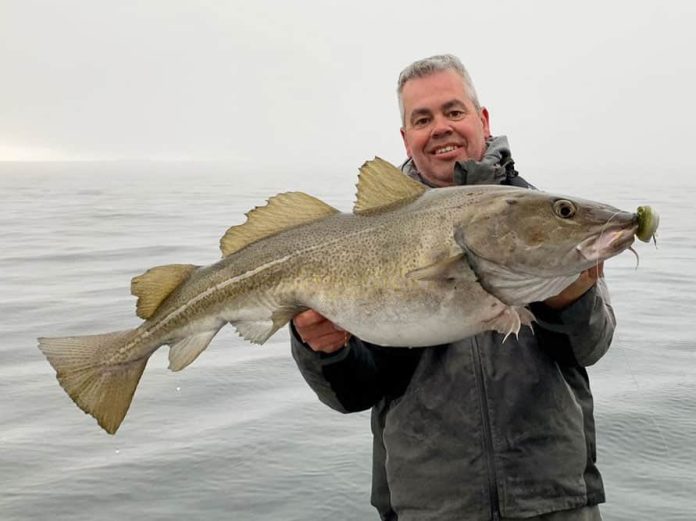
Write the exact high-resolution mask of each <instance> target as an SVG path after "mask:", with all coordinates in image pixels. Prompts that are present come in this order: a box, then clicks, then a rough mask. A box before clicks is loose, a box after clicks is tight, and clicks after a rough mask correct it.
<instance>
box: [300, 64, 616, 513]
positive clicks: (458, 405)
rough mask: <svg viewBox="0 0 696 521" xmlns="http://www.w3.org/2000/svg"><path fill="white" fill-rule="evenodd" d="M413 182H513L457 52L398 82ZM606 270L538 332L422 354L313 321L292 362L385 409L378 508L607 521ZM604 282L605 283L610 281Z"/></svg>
mask: <svg viewBox="0 0 696 521" xmlns="http://www.w3.org/2000/svg"><path fill="white" fill-rule="evenodd" d="M398 94H399V104H400V108H401V114H402V128H401V135H402V137H403V141H404V145H405V147H406V153H407V154H408V158H409V159H408V160H407V161H406V163H404V165H403V167H402V170H404V172H405V173H406V174H407V175H409V176H411V177H413V178H415V179H418V180H420V181H421V182H423V183H424V184H426V185H428V186H431V187H433V188H436V187H444V186H450V185H453V184H491V183H496V184H512V185H517V186H525V187H530V186H529V185H528V184H527V183H526V182H525V181H524V180H522V179H521V178H520V177H519V176H517V172H516V171H515V170H514V166H513V163H512V160H511V158H510V152H509V149H508V147H507V140H506V139H505V138H504V137H498V138H494V137H492V136H491V133H490V126H489V114H488V111H487V109H485V108H483V107H481V106H480V104H479V102H478V98H477V96H476V91H475V90H474V87H473V84H472V82H471V79H470V78H469V75H468V74H467V72H466V70H465V69H464V67H463V66H462V64H461V63H460V62H459V60H458V59H457V58H456V57H454V56H451V55H444V56H433V57H431V58H426V59H424V60H420V61H417V62H415V63H413V64H412V65H410V66H409V67H407V68H406V69H405V70H404V71H403V72H402V73H401V75H400V77H399V85H398ZM601 275H602V273H601V266H600V267H598V268H597V269H594V270H590V271H588V272H586V273H583V274H582V275H581V276H580V277H579V278H578V279H577V281H576V282H574V283H573V284H572V285H570V286H569V287H568V288H566V289H565V290H564V291H563V292H561V293H560V294H559V295H557V296H556V297H553V298H551V299H549V300H547V301H546V302H544V303H535V304H533V305H532V306H531V307H532V310H533V312H534V314H535V316H536V317H537V319H538V324H535V327H534V332H532V331H531V330H529V328H524V329H523V330H522V331H521V332H520V334H519V337H518V338H513V337H509V338H508V339H507V340H506V341H505V343H502V341H503V335H501V334H499V333H496V332H491V331H489V332H485V333H481V334H479V335H476V336H474V337H471V338H464V339H462V340H461V341H458V342H455V343H452V344H449V345H441V346H433V347H429V348H423V349H398V348H396V349H395V348H381V347H379V346H375V345H372V344H369V343H366V342H363V341H361V340H360V339H358V338H355V337H352V336H351V335H350V332H346V331H342V330H340V329H339V328H337V327H336V326H335V325H334V324H332V323H331V322H329V321H328V320H326V319H325V318H324V317H322V316H321V315H319V314H318V313H316V312H315V311H313V310H309V311H306V312H304V313H302V314H300V315H298V316H296V317H295V318H294V320H293V327H292V328H291V331H292V351H293V356H294V357H295V360H296V361H297V363H298V366H299V368H300V370H301V372H302V374H303V376H304V377H305V379H306V380H307V382H308V383H309V385H310V386H311V387H312V389H314V391H315V392H316V393H317V395H318V396H319V398H320V400H322V401H323V402H324V403H326V404H327V405H329V406H330V407H332V408H334V409H336V410H339V411H341V412H352V411H359V410H365V409H367V408H372V430H373V434H374V450H373V488H372V503H373V505H374V506H375V507H376V508H377V510H378V511H379V513H380V516H381V519H383V520H390V521H392V520H397V519H398V520H399V521H431V520H432V521H435V520H437V521H455V520H456V521H461V520H466V521H476V520H482V521H483V520H500V519H543V520H547V521H549V520H553V521H577V520H592V521H594V520H599V519H601V518H600V514H599V509H598V507H597V504H598V503H601V502H603V501H604V491H603V486H602V481H601V477H600V475H599V472H598V471H597V469H596V467H595V432H594V419H593V412H592V411H593V404H592V395H591V393H590V388H589V381H588V377H587V372H586V370H585V366H588V365H590V364H593V363H594V362H596V361H597V360H598V359H599V358H600V357H601V356H602V355H604V353H605V352H606V351H607V349H608V348H609V344H610V342H611V337H612V334H613V330H614V325H615V321H614V315H613V312H612V310H611V307H610V306H609V303H608V300H607V299H608V297H607V295H606V287H605V285H604V282H603V280H602V279H601ZM598 281H599V282H598Z"/></svg>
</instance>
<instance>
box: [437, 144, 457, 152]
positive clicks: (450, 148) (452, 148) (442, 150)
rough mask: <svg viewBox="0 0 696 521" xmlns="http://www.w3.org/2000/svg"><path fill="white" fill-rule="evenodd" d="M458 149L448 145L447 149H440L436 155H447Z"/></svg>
mask: <svg viewBox="0 0 696 521" xmlns="http://www.w3.org/2000/svg"><path fill="white" fill-rule="evenodd" d="M457 148H458V147H456V146H454V145H448V146H446V147H442V148H438V149H437V150H435V153H436V154H446V153H447V152H452V150H457Z"/></svg>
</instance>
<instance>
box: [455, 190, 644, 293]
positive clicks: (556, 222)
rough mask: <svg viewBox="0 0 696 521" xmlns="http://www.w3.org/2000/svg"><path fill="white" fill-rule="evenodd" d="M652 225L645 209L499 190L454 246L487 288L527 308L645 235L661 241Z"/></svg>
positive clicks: (462, 229)
mask: <svg viewBox="0 0 696 521" xmlns="http://www.w3.org/2000/svg"><path fill="white" fill-rule="evenodd" d="M642 208H648V207H642ZM647 213H648V214H650V215H653V216H654V217H656V214H654V213H653V212H652V211H649V212H647ZM647 219H648V217H645V216H643V217H641V211H640V209H639V211H638V212H636V213H632V212H626V211H622V210H619V209H617V208H614V207H613V206H610V205H606V204H602V203H597V202H593V201H587V200H583V199H578V198H572V197H566V196H559V195H553V194H548V193H544V192H539V191H532V190H525V189H520V190H517V189H508V190H491V191H490V192H489V193H488V194H487V195H486V197H483V198H481V199H480V200H479V202H478V204H477V208H476V211H475V212H474V215H473V217H472V218H471V219H470V220H469V221H468V222H467V223H466V224H465V225H462V226H461V227H458V228H457V227H456V225H455V237H454V238H455V241H456V242H457V244H458V245H459V246H460V247H461V248H462V249H463V250H464V253H465V254H466V257H467V260H468V261H469V264H470V266H471V268H472V269H473V270H474V272H475V273H476V275H477V277H478V279H479V281H480V283H481V285H482V286H483V287H484V288H485V289H487V290H488V291H489V292H490V293H492V294H494V295H495V296H496V297H498V298H499V299H501V300H503V301H504V302H506V303H508V304H516V305H520V304H528V303H530V302H534V301H538V300H543V299H545V298H548V297H550V296H553V295H556V294H558V293H559V292H560V291H562V290H563V289H564V288H565V287H567V286H568V285H569V284H570V283H572V282H573V281H574V280H575V279H576V278H577V276H578V275H579V274H580V273H581V272H582V271H584V270H586V269H588V268H590V267H592V266H594V265H596V264H597V263H599V262H602V261H604V260H606V259H609V258H611V257H613V256H615V255H618V254H619V253H621V252H623V251H625V250H626V249H628V248H630V247H631V245H632V244H633V242H634V239H635V237H636V236H637V235H638V236H639V238H641V239H642V240H645V239H644V238H643V237H644V236H646V235H647V234H649V235H651V236H652V235H654V231H655V230H654V228H656V227H657V224H656V222H652V223H650V224H648V223H647ZM650 226H653V229H652V230H650V229H648V228H649V227H650Z"/></svg>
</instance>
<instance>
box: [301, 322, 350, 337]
mask: <svg viewBox="0 0 696 521" xmlns="http://www.w3.org/2000/svg"><path fill="white" fill-rule="evenodd" d="M295 329H296V330H297V334H299V335H300V338H302V339H303V340H304V341H305V342H310V341H312V340H316V339H319V338H321V337H323V336H325V335H333V334H337V333H338V334H339V335H342V334H343V332H342V331H338V330H337V329H336V328H335V327H334V325H333V324H332V323H331V322H329V321H328V320H324V321H322V322H319V323H318V324H312V325H310V326H305V327H296V328H295Z"/></svg>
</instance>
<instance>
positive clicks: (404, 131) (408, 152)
mask: <svg viewBox="0 0 696 521" xmlns="http://www.w3.org/2000/svg"><path fill="white" fill-rule="evenodd" d="M399 132H401V139H402V140H403V142H404V148H405V149H406V156H408V158H409V159H410V158H411V157H413V155H412V154H411V146H410V145H409V144H408V139H407V138H406V130H405V129H404V127H401V128H400V129H399Z"/></svg>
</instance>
